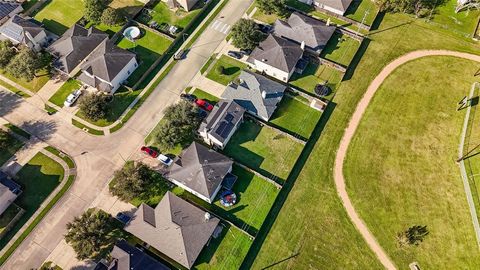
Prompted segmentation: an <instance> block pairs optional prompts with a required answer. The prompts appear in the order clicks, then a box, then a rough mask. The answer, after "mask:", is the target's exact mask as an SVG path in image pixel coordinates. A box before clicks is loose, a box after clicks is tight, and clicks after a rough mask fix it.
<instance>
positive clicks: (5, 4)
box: [0, 0, 23, 24]
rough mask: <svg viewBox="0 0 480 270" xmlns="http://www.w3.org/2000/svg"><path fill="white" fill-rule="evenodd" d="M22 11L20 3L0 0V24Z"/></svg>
mask: <svg viewBox="0 0 480 270" xmlns="http://www.w3.org/2000/svg"><path fill="white" fill-rule="evenodd" d="M22 11H23V8H22V4H21V3H19V2H15V1H5V0H0V24H2V23H4V22H6V21H7V20H8V19H9V18H11V17H13V16H14V15H15V14H19V13H20V12H22Z"/></svg>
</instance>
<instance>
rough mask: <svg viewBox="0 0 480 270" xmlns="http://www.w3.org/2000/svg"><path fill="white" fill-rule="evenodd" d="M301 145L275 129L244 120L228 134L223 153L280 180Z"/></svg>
mask: <svg viewBox="0 0 480 270" xmlns="http://www.w3.org/2000/svg"><path fill="white" fill-rule="evenodd" d="M302 148H303V145H302V144H300V143H299V142H296V141H294V140H292V139H290V138H289V137H287V135H284V134H282V133H280V132H279V131H277V130H273V129H272V128H269V127H261V126H259V125H258V124H256V123H252V122H249V121H247V122H245V123H243V124H242V125H241V126H240V127H239V129H238V130H237V131H236V132H235V134H234V135H233V136H232V138H231V139H230V141H229V142H228V144H227V147H226V148H225V150H224V152H225V153H226V154H227V155H228V156H230V157H232V158H233V159H235V160H236V161H238V162H240V163H242V164H244V165H246V166H248V167H250V168H251V169H254V170H256V171H258V172H260V173H262V174H263V175H266V176H269V175H274V176H277V177H279V178H280V179H281V180H280V181H284V180H285V179H287V176H288V174H289V173H290V170H291V169H292V167H293V165H294V164H295V162H296V161H297V158H298V156H299V155H300V152H301V151H302Z"/></svg>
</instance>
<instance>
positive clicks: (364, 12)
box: [344, 0, 378, 25]
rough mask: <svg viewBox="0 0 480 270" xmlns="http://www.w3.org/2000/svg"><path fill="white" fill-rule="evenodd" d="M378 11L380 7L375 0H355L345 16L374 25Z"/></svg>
mask: <svg viewBox="0 0 480 270" xmlns="http://www.w3.org/2000/svg"><path fill="white" fill-rule="evenodd" d="M377 13H378V7H377V5H376V4H375V2H374V1H373V0H354V1H353V2H352V3H351V4H350V6H349V7H348V9H347V11H346V12H345V14H344V16H345V17H347V18H350V19H352V20H354V21H357V22H362V20H363V19H364V18H365V21H364V23H365V24H366V25H372V24H373V21H374V20H375V17H376V16H377Z"/></svg>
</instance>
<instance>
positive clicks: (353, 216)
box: [334, 50, 480, 269]
mask: <svg viewBox="0 0 480 270" xmlns="http://www.w3.org/2000/svg"><path fill="white" fill-rule="evenodd" d="M425 56H454V57H459V58H464V59H469V60H473V61H477V62H480V56H478V55H474V54H468V53H461V52H453V51H444V50H425V51H415V52H411V53H408V54H405V55H403V56H401V57H399V58H397V59H395V60H394V61H393V62H391V63H389V64H388V65H387V66H386V67H385V68H384V69H383V70H382V71H381V72H380V74H378V75H377V77H375V79H374V80H373V81H372V82H371V83H370V85H369V86H368V89H367V91H366V92H365V94H364V96H363V97H362V99H361V100H360V102H359V103H358V105H357V108H356V109H355V112H354V113H353V115H352V118H351V119H350V122H349V124H348V126H347V128H346V130H345V133H344V135H343V138H342V140H341V142H340V146H339V148H338V151H337V155H336V158H335V167H334V178H335V185H336V188H337V193H338V195H339V196H340V199H341V200H342V203H343V206H344V207H345V210H346V211H347V214H348V216H349V217H350V220H351V221H352V222H353V224H354V225H355V227H356V228H357V230H358V232H359V233H360V234H361V235H362V237H363V238H364V239H365V241H366V242H367V244H368V246H369V247H370V249H371V250H372V251H373V252H374V253H375V255H376V256H377V257H378V259H379V260H380V262H381V263H382V264H383V266H384V267H385V268H386V269H396V267H395V265H394V263H393V262H392V260H391V259H390V258H389V257H388V255H387V254H386V253H385V251H384V250H383V248H382V247H381V246H380V245H379V244H378V242H377V240H376V239H375V237H374V236H373V235H372V233H371V232H370V231H369V230H368V228H367V226H366V225H365V223H364V222H363V220H362V219H361V218H360V216H359V215H358V213H357V212H356V211H355V208H354V207H353V204H352V201H351V200H350V198H349V197H348V193H347V189H346V186H345V177H344V175H343V163H344V161H345V157H346V155H347V149H348V146H349V144H350V141H351V140H352V138H353V135H354V134H355V131H356V130H357V127H358V125H359V124H360V120H361V119H362V116H363V114H364V112H365V110H366V109H367V106H368V104H369V103H370V101H371V100H372V98H373V96H374V95H375V92H376V91H377V90H378V89H379V88H380V86H381V84H382V83H383V81H384V80H385V79H386V78H387V77H388V75H390V73H392V72H393V71H394V70H395V69H396V68H397V67H399V66H401V65H403V64H405V63H406V62H408V61H411V60H415V59H418V58H421V57H425Z"/></svg>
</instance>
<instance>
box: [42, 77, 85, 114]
mask: <svg viewBox="0 0 480 270" xmlns="http://www.w3.org/2000/svg"><path fill="white" fill-rule="evenodd" d="M80 86H81V83H80V81H77V80H75V79H68V80H67V81H66V82H65V83H64V84H63V85H62V86H61V87H60V88H59V89H58V90H57V92H55V94H54V95H53V96H52V97H51V98H50V99H49V100H48V101H50V102H52V103H53V104H55V105H57V106H59V107H60V108H61V107H63V103H64V102H65V100H66V99H67V97H68V95H70V93H72V92H73V91H75V90H77V89H78V88H80Z"/></svg>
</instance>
